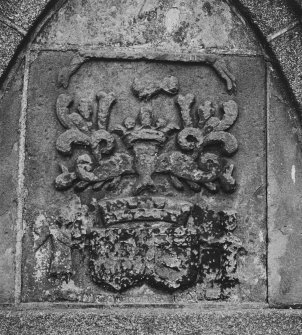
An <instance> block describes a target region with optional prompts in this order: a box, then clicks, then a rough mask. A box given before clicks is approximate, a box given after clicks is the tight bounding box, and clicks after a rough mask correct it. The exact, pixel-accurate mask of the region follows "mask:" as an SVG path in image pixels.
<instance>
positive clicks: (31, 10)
mask: <svg viewBox="0 0 302 335" xmlns="http://www.w3.org/2000/svg"><path fill="white" fill-rule="evenodd" d="M49 2H50V1H49V0H15V1H11V0H10V1H1V2H0V13H1V14H2V15H3V16H5V17H7V18H8V19H10V20H11V21H12V22H13V23H14V24H16V25H17V26H20V27H22V28H23V29H25V30H28V29H29V28H30V27H31V26H32V24H33V23H34V22H35V20H36V19H37V17H38V16H39V15H40V14H41V13H42V11H43V10H44V8H45V6H46V5H47V4H48V3H49Z"/></svg>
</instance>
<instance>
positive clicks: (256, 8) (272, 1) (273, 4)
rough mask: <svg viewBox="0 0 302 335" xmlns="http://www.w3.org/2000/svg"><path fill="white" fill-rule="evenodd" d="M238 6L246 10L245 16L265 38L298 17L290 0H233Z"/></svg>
mask: <svg viewBox="0 0 302 335" xmlns="http://www.w3.org/2000/svg"><path fill="white" fill-rule="evenodd" d="M231 2H232V3H234V4H235V5H236V4H239V8H243V11H246V14H247V15H246V16H245V17H247V18H248V19H249V20H251V21H252V23H253V24H255V25H256V27H257V28H258V29H259V30H260V31H261V33H262V34H263V35H264V37H265V38H267V37H268V36H269V35H270V34H273V33H276V32H278V31H280V30H281V29H284V28H286V27H287V26H288V25H290V24H291V23H292V22H293V21H296V20H297V19H298V16H297V13H295V12H294V11H293V10H292V8H291V7H290V6H289V2H290V1H284V0H240V1H238V0H233V1H231Z"/></svg>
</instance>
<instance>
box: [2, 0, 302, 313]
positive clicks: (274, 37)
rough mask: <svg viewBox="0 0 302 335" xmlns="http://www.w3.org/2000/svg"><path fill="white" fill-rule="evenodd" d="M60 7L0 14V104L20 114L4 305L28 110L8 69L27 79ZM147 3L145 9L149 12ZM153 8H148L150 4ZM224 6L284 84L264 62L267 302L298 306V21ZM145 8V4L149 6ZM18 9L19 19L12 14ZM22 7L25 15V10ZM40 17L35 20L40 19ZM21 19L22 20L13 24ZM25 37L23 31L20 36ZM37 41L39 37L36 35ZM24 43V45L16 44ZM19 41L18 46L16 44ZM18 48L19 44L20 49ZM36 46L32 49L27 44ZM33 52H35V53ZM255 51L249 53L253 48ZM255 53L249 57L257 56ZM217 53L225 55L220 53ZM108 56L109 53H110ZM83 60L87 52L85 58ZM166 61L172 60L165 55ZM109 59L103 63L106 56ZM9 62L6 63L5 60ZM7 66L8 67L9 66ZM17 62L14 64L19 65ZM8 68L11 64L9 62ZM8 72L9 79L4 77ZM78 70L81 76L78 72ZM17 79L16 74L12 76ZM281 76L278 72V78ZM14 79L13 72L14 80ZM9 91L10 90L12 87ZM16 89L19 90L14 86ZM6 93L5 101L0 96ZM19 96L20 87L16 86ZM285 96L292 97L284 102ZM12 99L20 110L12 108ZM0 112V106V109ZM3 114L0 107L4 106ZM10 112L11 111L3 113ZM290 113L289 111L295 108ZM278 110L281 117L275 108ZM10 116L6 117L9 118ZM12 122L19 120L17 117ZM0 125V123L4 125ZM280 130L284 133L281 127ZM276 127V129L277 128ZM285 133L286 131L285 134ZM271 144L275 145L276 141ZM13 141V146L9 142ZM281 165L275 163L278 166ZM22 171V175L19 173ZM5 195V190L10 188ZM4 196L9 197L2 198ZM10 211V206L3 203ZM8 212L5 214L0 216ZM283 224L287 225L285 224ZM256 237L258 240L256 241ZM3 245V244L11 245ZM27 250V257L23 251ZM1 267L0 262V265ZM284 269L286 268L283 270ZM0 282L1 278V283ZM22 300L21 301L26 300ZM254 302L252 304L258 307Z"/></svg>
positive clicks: (247, 6) (289, 9)
mask: <svg viewBox="0 0 302 335" xmlns="http://www.w3.org/2000/svg"><path fill="white" fill-rule="evenodd" d="M65 2H66V1H52V2H49V3H47V2H41V1H38V2H37V3H35V2H33V3H30V5H32V6H33V10H30V9H29V10H28V8H29V7H28V6H29V4H27V2H26V1H25V2H18V1H16V5H14V2H10V3H9V5H7V6H5V5H3V4H1V5H0V6H3V8H2V9H3V11H2V14H1V16H0V24H1V25H2V27H3V34H2V36H4V38H3V51H2V53H3V57H2V64H1V65H2V67H1V68H2V73H3V77H2V78H3V79H2V83H3V98H2V101H4V102H3V105H2V106H7V105H9V102H10V101H12V100H14V101H16V102H15V103H16V104H17V106H16V109H17V110H21V118H20V120H21V122H20V127H21V129H20V130H21V140H20V142H19V143H20V148H19V158H18V162H19V163H18V164H19V175H18V177H17V178H14V177H12V176H11V174H12V173H11V171H9V170H10V168H11V167H12V166H15V164H14V162H15V160H16V157H17V153H16V151H17V148H16V146H12V147H13V150H12V151H11V152H10V153H9V155H8V153H7V152H6V153H5V155H4V157H8V158H7V161H9V162H10V164H11V165H9V166H8V167H6V168H5V169H4V171H3V177H4V178H5V177H6V176H8V175H9V176H10V179H12V185H15V186H13V187H12V189H14V188H16V186H17V189H18V192H17V194H14V192H13V194H11V199H12V200H13V199H14V198H15V197H17V198H18V207H17V209H12V210H11V211H10V213H8V212H9V210H8V211H6V210H5V208H3V212H4V213H5V216H4V217H3V222H4V225H5V226H7V228H6V229H7V231H8V234H10V236H11V240H13V239H14V237H13V236H14V234H13V232H12V228H11V226H12V224H13V222H15V221H17V222H19V226H18V227H17V230H19V235H18V234H17V250H16V278H15V283H16V285H12V284H11V283H12V278H13V277H14V267H13V263H14V260H13V254H14V250H13V249H12V247H11V246H10V244H9V243H8V244H7V245H6V246H5V245H4V247H3V248H4V253H5V256H4V257H3V261H2V264H3V267H4V268H5V269H8V271H5V273H4V274H3V281H5V282H9V283H8V284H7V286H5V287H4V289H3V293H1V294H2V295H3V301H4V302H11V301H12V300H13V296H15V299H16V301H19V300H20V289H21V256H22V255H21V250H22V247H21V237H22V232H21V229H22V225H23V223H22V219H23V217H22V213H21V212H22V211H23V205H24V194H22V190H24V189H23V188H24V184H23V182H24V180H23V170H22V166H23V167H24V163H25V161H24V160H25V156H23V155H25V154H26V151H25V142H24V138H22V135H24V134H25V127H26V124H25V122H24V121H25V119H24V118H25V114H24V113H23V112H25V111H26V109H27V104H26V97H25V96H24V93H23V96H22V94H19V92H20V91H19V90H20V88H21V87H22V83H26V81H23V79H22V77H21V78H15V77H14V74H12V73H13V72H14V70H15V69H16V65H14V64H19V65H17V67H18V66H19V67H22V66H24V67H25V77H26V76H28V72H27V71H28V66H29V64H28V61H29V60H28V59H27V62H26V60H25V63H24V61H23V57H22V52H24V50H25V49H24V48H25V47H26V45H27V43H28V42H32V41H33V40H34V38H35V37H36V36H38V35H39V30H40V29H43V25H44V21H45V20H46V21H48V20H50V21H51V17H52V15H54V14H55V12H56V11H57V10H58V9H59V8H60V7H62V6H63V5H64V3H65ZM148 3H149V2H148V1H147V2H146V6H148ZM150 3H152V2H150ZM228 4H229V5H230V6H231V7H232V8H233V9H234V11H235V12H236V13H240V15H241V17H243V18H244V19H245V20H246V21H247V22H248V23H249V24H250V25H251V26H252V28H253V29H254V32H256V34H258V38H259V40H260V42H262V43H263V46H264V47H265V50H266V52H267V54H268V55H269V56H270V57H271V58H270V60H271V61H272V65H273V66H275V68H276V69H277V71H279V72H281V73H282V75H283V78H285V79H286V84H285V85H283V86H285V87H286V89H284V87H282V84H280V80H279V79H278V76H277V75H276V74H275V70H273V69H271V67H270V65H269V63H268V66H267V79H268V80H267V81H266V85H267V86H266V89H267V93H268V94H267V97H266V98H267V101H266V103H267V105H268V106H267V107H268V117H267V126H268V127H267V128H268V129H267V133H268V137H267V145H268V146H267V158H268V159H267V173H268V174H267V176H268V204H267V205H268V211H267V214H268V222H267V225H268V241H269V244H268V290H269V293H268V302H269V303H270V304H271V305H272V306H275V305H299V304H301V302H302V296H301V291H302V290H300V287H299V285H300V284H299V278H300V274H301V272H302V265H301V262H300V261H299V254H301V252H299V249H300V250H302V247H301V243H300V240H299V234H300V222H299V200H300V197H301V195H300V190H301V185H300V184H299V183H301V182H300V178H299V173H301V170H302V167H301V157H300V155H301V153H300V149H299V135H300V126H299V124H298V121H297V120H296V118H297V115H299V114H297V113H296V111H297V110H299V109H300V106H301V103H302V96H301V87H302V86H301V85H300V81H301V76H300V73H301V68H302V67H301V66H299V65H300V62H301V61H300V52H299V51H300V48H301V34H300V30H301V25H300V21H299V17H298V16H297V13H296V12H295V10H296V9H297V7H295V6H294V5H293V3H290V2H289V1H274V2H271V1H267V2H266V1H265V2H263V1H244V0H242V1H235V0H234V1H228ZM150 6H152V4H150ZM18 8H20V10H22V15H21V13H20V12H18ZM24 8H25V9H27V10H25V11H24ZM41 13H42V14H41ZM20 17H22V19H20ZM28 31H29V32H30V34H29V35H27V33H28ZM42 39H43V37H42ZM22 41H24V42H22ZM20 43H21V44H20ZM22 43H23V44H22ZM18 45H21V46H22V50H21V49H20V51H19V55H20V56H19V58H13V56H14V54H15V50H17V49H18ZM34 48H35V46H34ZM38 49H39V47H38ZM255 50H256V49H255ZM258 52H259V51H255V53H256V54H257V53H258ZM221 53H225V54H227V53H228V52H226V51H221ZM109 56H110V55H109ZM109 56H108V54H105V55H104V54H103V55H102V54H97V55H95V54H93V55H92V57H98V58H104V57H105V58H108V57H109ZM84 57H87V54H85V55H84ZM169 57H171V55H170V56H169ZM109 58H110V57H109ZM11 59H12V61H11ZM10 62H11V63H10ZM18 62H19V63H18ZM9 63H10V66H8V64H9ZM9 69H11V70H12V71H11V74H9ZM79 71H80V70H79ZM16 72H17V73H18V71H16ZM279 74H280V73H279ZM17 77H18V74H17ZM14 85H16V88H15V89H14ZM18 85H19V87H18ZM4 90H5V91H8V92H9V93H8V94H9V96H7V95H6V94H5V92H4ZM23 92H24V87H23ZM291 97H294V99H293V100H291ZM18 101H19V102H20V105H19V106H18ZM2 106H1V107H2ZM3 108H4V107H3ZM10 108H11V107H10ZM295 108H296V110H295ZM282 109H283V110H284V112H283V113H281V112H280V110H282ZM7 110H9V108H7ZM10 117H13V116H10ZM18 117H19V115H18ZM5 122H7V124H8V125H10V128H11V124H13V123H16V120H9V119H8V120H5ZM5 122H4V124H5ZM280 125H283V127H280ZM280 128H281V129H280ZM286 129H287V130H286ZM277 139H278V140H277ZM14 141H15V142H17V139H14V140H12V143H14ZM3 150H4V149H3ZM280 160H282V164H281V163H280V164H279V162H280ZM20 168H21V170H20ZM10 192H12V191H11V190H10ZM8 193H9V192H8ZM6 206H9V205H6ZM7 213H8V214H7ZM284 220H288V224H284ZM258 238H262V239H263V236H262V237H259V236H258ZM11 240H10V241H11ZM25 252H26V251H25ZM0 264H1V263H0ZM289 264H290V265H289ZM1 280H2V279H1ZM25 300H26V299H25ZM265 300H266V298H265V299H264V300H262V299H259V300H257V299H256V301H261V302H263V301H265Z"/></svg>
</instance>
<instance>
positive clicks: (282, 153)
mask: <svg viewBox="0 0 302 335" xmlns="http://www.w3.org/2000/svg"><path fill="white" fill-rule="evenodd" d="M270 78H271V92H270V115H269V118H268V120H269V124H268V134H269V142H268V155H269V161H268V185H269V188H268V233H269V243H268V275H269V277H268V279H269V280H268V284H269V303H270V304H271V305H273V306H276V305H294V304H300V303H301V298H302V295H301V294H302V287H301V275H302V262H301V256H300V255H301V252H302V231H301V229H302V228H301V227H302V222H301V220H302V219H301V187H302V185H301V180H302V176H301V173H302V166H301V159H302V156H301V126H300V124H299V121H298V119H297V117H296V115H295V111H294V108H293V106H292V103H291V101H290V100H289V99H288V97H287V94H286V90H285V89H284V86H283V85H282V83H281V82H280V80H279V79H278V77H277V75H276V74H275V73H274V72H272V74H271V77H270Z"/></svg>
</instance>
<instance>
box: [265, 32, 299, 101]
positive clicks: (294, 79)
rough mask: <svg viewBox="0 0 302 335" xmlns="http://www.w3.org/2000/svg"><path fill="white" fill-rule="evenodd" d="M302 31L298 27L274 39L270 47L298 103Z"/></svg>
mask: <svg viewBox="0 0 302 335" xmlns="http://www.w3.org/2000/svg"><path fill="white" fill-rule="evenodd" d="M301 34H302V29H301V27H300V26H297V27H295V28H294V29H291V30H289V31H287V32H286V33H285V34H283V35H282V36H279V37H278V38H276V39H274V40H273V41H272V42H271V46H272V48H273V50H274V52H275V55H276V57H277V59H278V61H279V62H280V64H281V66H282V68H283V72H284V74H285V75H286V77H287V80H288V81H289V84H290V87H291V88H292V90H293V92H294V94H295V96H296V97H297V100H298V102H299V103H300V104H301V102H302V86H301V83H300V80H301V78H302V56H301V53H302V35H301Z"/></svg>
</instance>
